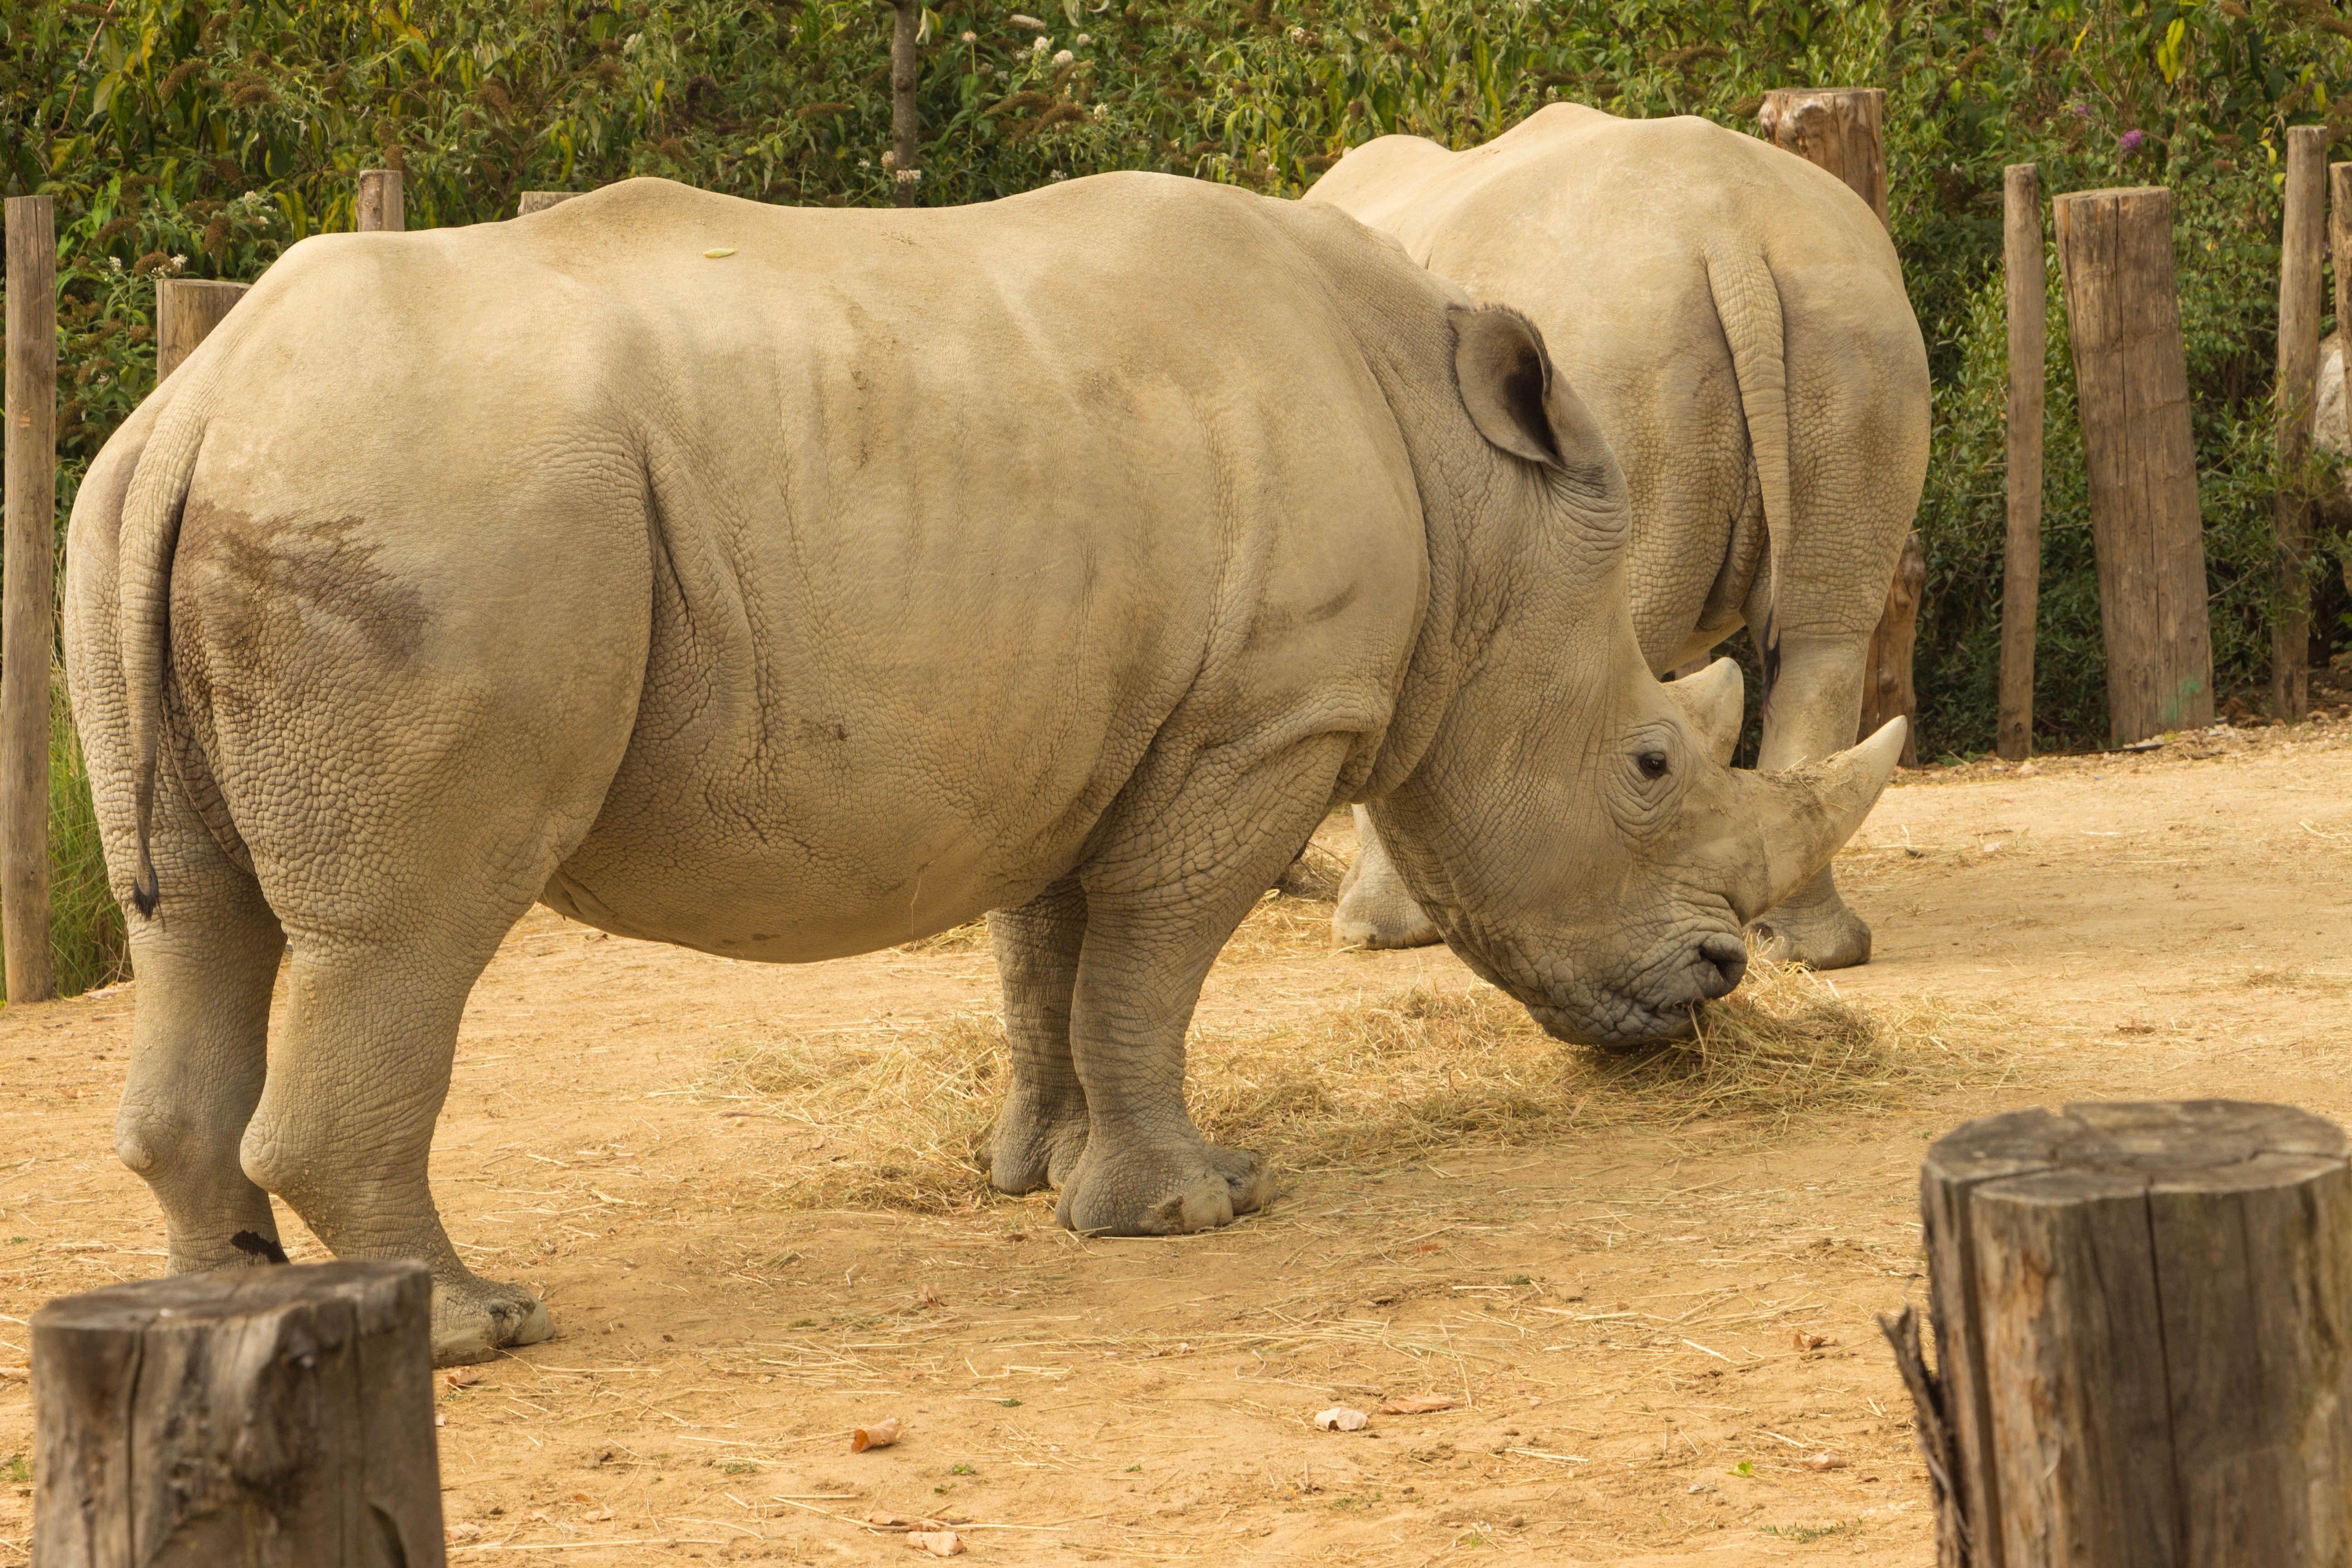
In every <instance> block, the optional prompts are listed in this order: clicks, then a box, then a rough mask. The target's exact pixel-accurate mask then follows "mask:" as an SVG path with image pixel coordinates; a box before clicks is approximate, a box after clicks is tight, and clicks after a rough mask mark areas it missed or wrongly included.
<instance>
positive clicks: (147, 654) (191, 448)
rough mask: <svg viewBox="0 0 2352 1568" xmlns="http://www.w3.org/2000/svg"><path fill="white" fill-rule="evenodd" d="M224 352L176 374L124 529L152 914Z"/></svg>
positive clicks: (135, 796)
mask: <svg viewBox="0 0 2352 1568" xmlns="http://www.w3.org/2000/svg"><path fill="white" fill-rule="evenodd" d="M217 363H219V362H218V359H217V357H216V356H214V355H204V356H201V357H200V358H199V359H197V360H192V361H191V362H190V363H188V364H186V365H184V366H183V367H182V368H181V370H180V371H179V373H178V374H176V375H175V376H174V377H173V381H174V382H175V383H176V384H175V385H174V386H173V388H172V402H171V405H170V406H168V407H167V408H165V409H164V411H163V417H162V418H160V419H158V420H157V421H156V423H155V433H154V435H153V436H152V437H149V439H148V442H147V448H146V450H145V451H143V452H142V453H141V454H140V455H139V467H138V470H137V471H136V472H135V473H133V474H132V475H131V489H130V490H129V492H128V493H127V494H126V495H125V496H124V497H123V500H122V526H121V532H120V533H119V534H118V535H117V544H116V557H115V559H116V563H117V574H116V579H115V588H116V600H117V604H116V615H117V621H116V635H117V637H119V639H120V642H119V647H120V651H121V658H122V682H123V696H124V700H125V706H126V708H127V710H128V711H129V714H130V721H131V736H130V739H131V809H132V812H133V815H134V816H135V818H136V821H137V829H138V860H137V862H136V863H135V865H134V866H133V867H132V869H131V902H132V903H134V904H136V905H137V906H138V908H139V912H140V913H141V914H142V915H150V916H152V914H154V912H155V909H156V906H157V905H158V904H159V903H161V902H162V900H163V889H162V888H161V887H160V886H159V885H158V883H157V881H156V879H155V862H154V858H153V857H152V854H151V853H150V851H149V838H150V835H151V829H152V824H153V820H154V815H155V753H156V747H157V744H158V741H159V737H160V736H161V734H162V731H163V677H164V661H165V659H166V658H167V657H168V655H169V648H170V643H171V615H172V557H173V552H174V550H175V549H176V548H177V546H178V544H179V541H180V512H181V509H182V508H183V507H184V505H185V504H186V502H187V499H188V486H189V482H190V480H191V479H193V477H194V473H195V468H196V453H197V451H198V449H199V448H200V447H202V446H203V445H204V437H205V424H206V423H207V421H208V420H209V419H210V417H211V415H212V408H213V385H214V382H215V377H214V375H213V374H211V372H212V368H213V366H214V365H215V364H217Z"/></svg>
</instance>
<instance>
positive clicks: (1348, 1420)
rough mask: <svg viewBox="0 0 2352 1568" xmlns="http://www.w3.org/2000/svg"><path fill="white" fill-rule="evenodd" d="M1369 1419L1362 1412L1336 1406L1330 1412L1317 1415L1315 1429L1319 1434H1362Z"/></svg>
mask: <svg viewBox="0 0 2352 1568" xmlns="http://www.w3.org/2000/svg"><path fill="white" fill-rule="evenodd" d="M1367 1419H1368V1418H1367V1417H1366V1416H1365V1415H1364V1413H1363V1412H1362V1411H1360V1410H1350V1409H1349V1408H1348V1407H1347V1406H1346V1405H1333V1406H1331V1408H1330V1409H1328V1410H1318V1411H1317V1412H1316V1413H1315V1429H1316V1430H1317V1431H1318V1432H1360V1431H1362V1430H1363V1429H1364V1426H1365V1423H1366V1421H1367Z"/></svg>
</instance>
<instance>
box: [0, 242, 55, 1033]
mask: <svg viewBox="0 0 2352 1568" xmlns="http://www.w3.org/2000/svg"><path fill="white" fill-rule="evenodd" d="M7 225H8V238H7V248H8V369H7V382H6V396H7V404H8V409H7V418H8V434H7V459H6V478H5V492H6V508H7V523H6V548H7V554H8V559H7V564H6V573H5V583H0V962H5V966H6V969H5V973H6V977H7V984H8V1000H9V1001H11V1002H46V1001H47V1000H49V999H50V998H51V997H53V996H55V995H56V994H58V972H57V963H56V960H55V958H54V957H53V956H52V955H51V953H50V952H49V661H50V659H51V658H52V657H53V650H54V648H55V646H56V638H57V609H56V577H57V531H58V515H57V513H58V232H57V218H56V213H55V210H54V208H53V206H52V205H51V199H50V198H49V197H47V196H10V197H9V198H8V205H7Z"/></svg>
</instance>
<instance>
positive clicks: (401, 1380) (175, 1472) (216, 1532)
mask: <svg viewBox="0 0 2352 1568" xmlns="http://www.w3.org/2000/svg"><path fill="white" fill-rule="evenodd" d="M432 1297H433V1280H432V1276H431V1274H430V1273H429V1272H428V1271H427V1270H426V1269H425V1267H424V1266H423V1265H422V1264H416V1263H366V1262H351V1263H321V1264H309V1265H298V1266H293V1267H287V1268H231V1269H224V1270H222V1271H220V1272H217V1273H212V1274H182V1275H174V1276H173V1277H171V1278H168V1279H147V1280H141V1281H138V1282H136V1283H133V1284H127V1285H113V1286H109V1287H107V1288H106V1289H101V1290H92V1291H89V1293H87V1294H85V1295H80V1296H68V1297H66V1298H64V1299H63V1300H57V1301H52V1302H50V1303H49V1304H48V1305H47V1306H46V1307H44V1308H42V1309H41V1310H39V1311H38V1312H37V1313H35V1314H34V1315H33V1405H34V1410H33V1424H34V1441H35V1445H36V1447H35V1456H36V1457H35V1461H34V1474H35V1487H36V1495H35V1497H34V1502H33V1563H34V1568H215V1564H229V1563H233V1564H237V1565H238V1568H444V1564H446V1561H447V1556H446V1547H445V1546H444V1544H443V1539H442V1532H441V1482H440V1470H439V1461H438V1457H437V1455H436V1450H435V1444H434V1430H433V1335H432V1321H431V1320H432Z"/></svg>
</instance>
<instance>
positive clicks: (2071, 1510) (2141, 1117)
mask: <svg viewBox="0 0 2352 1568" xmlns="http://www.w3.org/2000/svg"><path fill="white" fill-rule="evenodd" d="M2347 1151H2352V1143H2347V1140H2346V1138H2345V1136H2344V1133H2343V1131H2342V1130H2341V1129H2340V1128H2338V1127H2336V1125H2335V1124H2334V1123H2333V1122H2330V1121H2323V1120H2322V1119H2320V1118H2319V1117H2316V1116H2313V1115H2311V1114H2309V1113H2308V1112H2305V1111H2302V1110H2294V1108H2292V1107H2289V1106H2283V1105H2254V1104H2248V1103H2245V1102H2243V1101H2237V1100H2192V1101H2189V1102H2186V1103H2159V1104H2137V1105H2130V1104H2119V1105H2069V1106H2067V1107H2066V1108H2065V1109H2064V1110H2063V1112H2053V1111H2050V1110H2020V1111H2012V1112H2011V1113H2009V1114H2008V1115H2005V1116H1992V1117H1987V1118H1984V1119H1983V1120H1980V1121H1971V1122H1969V1123H1967V1124H1966V1125H1964V1126H1962V1127H1960V1128H1958V1130H1957V1131H1953V1132H1951V1133H1950V1134H1948V1135H1947V1136H1946V1137H1944V1138H1942V1139H1940V1140H1938V1141H1937V1142H1936V1143H1935V1144H1934V1145H1932V1146H1931V1147H1930V1148H1929V1149H1928V1151H1927V1163H1926V1164H1925V1165H1924V1167H1923V1168H1922V1170H1921V1172H1920V1205H1921V1208H1922V1211H1923V1218H1924V1220H1925V1223H1926V1229H1927V1268H1928V1279H1929V1295H1930V1299H1931V1300H1932V1302H1933V1306H1934V1312H1935V1325H1936V1344H1937V1375H1936V1376H1934V1377H1928V1376H1927V1374H1926V1372H1925V1368H1924V1367H1923V1366H1921V1365H1920V1364H1919V1363H1918V1360H1917V1357H1916V1342H1912V1343H1909V1344H1906V1342H1905V1341H1906V1339H1909V1338H1910V1336H1909V1335H1908V1334H1903V1335H1901V1336H1900V1337H1896V1334H1897V1331H1898V1330H1901V1329H1904V1328H1906V1327H1907V1325H1906V1324H1905V1323H1903V1322H1902V1321H1899V1320H1898V1321H1889V1322H1887V1327H1888V1329H1889V1333H1890V1337H1896V1345H1895V1353H1896V1358H1897V1360H1898V1362H1900V1363H1903V1369H1904V1374H1905V1381H1906V1382H1907V1383H1909V1384H1911V1386H1912V1389H1913V1395H1914V1398H1915V1400H1916V1401H1917V1402H1918V1404H1919V1417H1920V1419H1919V1427H1920V1431H1921V1435H1922V1447H1923V1448H1925V1449H1926V1450H1927V1462H1928V1468H1929V1471H1930V1474H1931V1475H1935V1474H1937V1473H1938V1472H1940V1474H1941V1475H1942V1476H1943V1477H1944V1478H1945V1479H1947V1480H1948V1481H1949V1483H1950V1487H1949V1489H1948V1492H1945V1489H1943V1488H1942V1487H1940V1486H1939V1487H1938V1488H1937V1489H1938V1491H1939V1493H1945V1495H1943V1497H1942V1499H1941V1500H1940V1501H1939V1511H1940V1512H1941V1513H1942V1514H1943V1515H1944V1517H1943V1518H1942V1519H1940V1520H1939V1521H1938V1522H1939V1525H1940V1526H1941V1527H1942V1528H1940V1529H1939V1532H1938V1533H1939V1535H1941V1536H1942V1537H1943V1538H1944V1542H1945V1543H1946V1549H1947V1550H1948V1543H1949V1542H1952V1541H1953V1539H1954V1538H1956V1537H1957V1538H1958V1539H1959V1540H1961V1541H1963V1542H1965V1543H1966V1544H1965V1546H1964V1547H1963V1548H1962V1551H1963V1553H1964V1555H1963V1557H1962V1559H1961V1560H1964V1561H1965V1562H1966V1563H1968V1564H1969V1568H2045V1565H2047V1568H2057V1565H2059V1564H2062V1563H2063V1564H2107V1563H2115V1564H2124V1563H2131V1564H2141V1563H2164V1564H2167V1565H2168V1568H2238V1565H2242V1564H2251V1563H2263V1564H2266V1565H2269V1568H2319V1565H2320V1564H2322V1563H2329V1564H2333V1563H2342V1562H2344V1561H2345V1559H2346V1555H2347V1551H2352V1400H2347V1398H2346V1397H2345V1388H2346V1380H2347V1375H2352V1163H2347ZM1906 1317H1907V1314H1906ZM1882 1321H1885V1320H1882ZM1939 1449H1940V1452H1939V1451H1938V1450H1939ZM1955 1515H1957V1518H1955V1517H1954V1516H1955ZM1955 1524H1957V1525H1958V1528H1957V1529H1955V1528H1953V1527H1954V1525H1955ZM1939 1560H1942V1561H1948V1560H1949V1559H1948V1556H1939Z"/></svg>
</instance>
